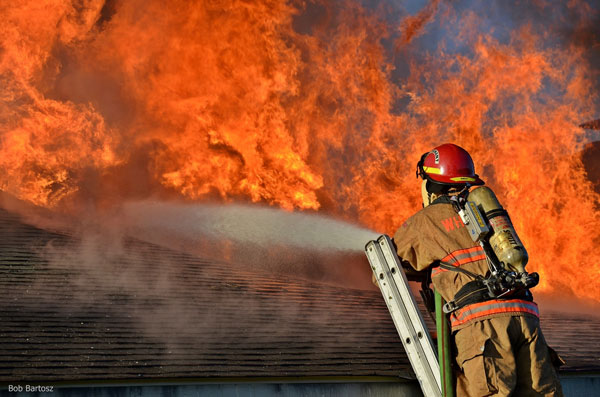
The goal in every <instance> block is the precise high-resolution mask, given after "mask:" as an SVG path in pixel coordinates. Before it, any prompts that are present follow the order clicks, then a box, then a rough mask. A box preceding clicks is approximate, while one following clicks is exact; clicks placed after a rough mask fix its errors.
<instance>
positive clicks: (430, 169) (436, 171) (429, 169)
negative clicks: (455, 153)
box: [423, 166, 442, 175]
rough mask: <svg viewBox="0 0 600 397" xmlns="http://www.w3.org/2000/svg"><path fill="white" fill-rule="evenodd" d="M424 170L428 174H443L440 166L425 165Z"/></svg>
mask: <svg viewBox="0 0 600 397" xmlns="http://www.w3.org/2000/svg"><path fill="white" fill-rule="evenodd" d="M423 171H425V172H427V173H428V174H437V175H441V174H442V170H441V169H439V168H434V167H425V166H424V167H423Z"/></svg>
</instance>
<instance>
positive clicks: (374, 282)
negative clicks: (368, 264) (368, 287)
mask: <svg viewBox="0 0 600 397" xmlns="http://www.w3.org/2000/svg"><path fill="white" fill-rule="evenodd" d="M371 282H372V283H373V285H374V286H376V287H377V288H379V284H377V278H376V277H375V273H373V272H371Z"/></svg>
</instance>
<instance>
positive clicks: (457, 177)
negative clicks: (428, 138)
mask: <svg viewBox="0 0 600 397" xmlns="http://www.w3.org/2000/svg"><path fill="white" fill-rule="evenodd" d="M419 176H420V177H421V178H423V179H427V180H428V181H429V182H431V183H434V184H441V185H466V184H469V185H483V184H484V182H483V181H482V180H481V179H480V178H479V175H477V174H476V173H475V166H474V165H473V159H471V156H470V155H469V153H468V152H467V151H466V150H465V149H463V148H461V147H460V146H457V145H455V144H453V143H446V144H443V145H441V146H438V147H436V148H435V149H433V150H432V151H431V152H427V153H424V154H423V155H422V156H421V160H419V162H418V163H417V177H419Z"/></svg>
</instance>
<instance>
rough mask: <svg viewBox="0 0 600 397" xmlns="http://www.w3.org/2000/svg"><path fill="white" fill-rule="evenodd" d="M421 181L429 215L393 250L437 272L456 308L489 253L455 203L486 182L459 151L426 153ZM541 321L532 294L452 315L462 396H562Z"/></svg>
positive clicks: (413, 221) (410, 226)
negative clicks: (462, 194) (476, 240)
mask: <svg viewBox="0 0 600 397" xmlns="http://www.w3.org/2000/svg"><path fill="white" fill-rule="evenodd" d="M417 175H418V176H420V177H421V178H422V179H423V181H422V188H421V192H422V197H423V209H422V210H420V211H419V212H417V213H416V214H415V215H413V216H412V217H410V218H409V219H408V220H407V221H406V222H405V223H404V224H403V225H402V227H400V228H399V229H398V231H397V232H396V234H395V235H394V243H395V244H396V247H397V250H398V256H399V257H400V258H401V259H402V261H403V262H408V263H409V264H410V266H412V267H413V268H414V269H416V270H417V271H422V270H425V269H428V268H430V269H431V280H432V283H433V286H434V288H435V289H436V290H437V291H438V292H439V293H440V294H441V295H442V297H443V298H444V300H446V301H447V302H450V301H453V300H454V299H455V297H456V295H457V293H459V291H461V289H462V288H463V287H465V285H466V284H467V283H469V282H471V281H473V277H472V275H473V274H474V275H480V276H483V277H487V276H488V275H489V267H488V263H487V260H486V253H485V251H484V250H483V248H482V247H481V246H480V245H478V244H477V243H474V242H473V239H472V238H471V237H470V235H469V232H468V231H467V229H466V227H465V225H464V223H463V222H462V221H461V218H460V216H459V215H458V214H457V212H456V209H455V206H453V204H452V201H451V200H450V198H451V196H453V195H456V194H458V193H459V192H460V191H463V189H465V187H466V188H467V189H468V188H469V187H470V186H476V185H483V184H484V182H483V180H481V178H479V176H478V175H477V174H476V173H475V168H474V165H473V160H472V159H471V156H470V155H469V153H467V151H466V150H464V149H463V148H461V147H459V146H457V145H454V144H444V145H441V146H438V147H436V148H435V149H433V150H432V151H431V152H428V153H425V154H424V155H423V156H422V157H421V160H420V161H419V163H418V165H417ZM467 184H468V185H467ZM441 263H444V264H446V266H443V268H442V267H441V266H440V264H441ZM447 264H450V265H452V266H450V267H449V266H447ZM454 268H456V269H460V270H457V271H455V269H454ZM463 270H466V272H463ZM469 273H471V275H469ZM463 292H464V290H463ZM538 316H539V313H538V307H537V305H536V304H535V302H533V299H532V296H531V293H530V292H529V291H528V290H525V291H520V292H518V293H517V294H512V295H511V296H510V297H508V298H501V299H487V300H483V301H480V302H476V303H471V304H468V305H466V306H464V307H461V308H459V309H458V310H456V311H454V312H452V313H451V314H450V324H451V327H452V335H453V339H454V345H455V353H456V356H455V363H454V367H455V374H456V378H455V379H456V395H457V396H459V397H460V396H490V395H497V396H509V395H517V396H562V395H563V394H562V388H561V385H560V381H559V379H558V376H557V372H556V369H555V368H554V366H553V363H554V364H559V361H562V360H560V358H559V357H558V356H557V355H556V353H555V352H554V351H553V350H551V349H550V348H549V346H548V345H547V344H546V341H545V339H544V336H543V334H542V331H541V329H540V325H539V318H538ZM562 363H564V362H562Z"/></svg>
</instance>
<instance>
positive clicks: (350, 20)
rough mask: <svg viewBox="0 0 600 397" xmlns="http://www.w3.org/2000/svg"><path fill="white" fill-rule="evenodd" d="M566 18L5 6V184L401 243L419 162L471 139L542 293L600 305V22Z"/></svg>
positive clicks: (438, 7)
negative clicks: (238, 213)
mask: <svg viewBox="0 0 600 397" xmlns="http://www.w3.org/2000/svg"><path fill="white" fill-rule="evenodd" d="M559 3H560V2H552V1H549V2H536V3H535V4H534V5H532V6H531V7H529V8H527V9H511V8H509V7H508V6H505V5H504V3H502V2H497V3H491V4H492V5H491V6H490V10H491V11H488V9H487V8H485V9H484V8H483V6H480V5H478V4H477V3H471V2H463V3H461V4H446V3H445V2H439V1H431V2H430V3H429V4H426V5H425V6H423V7H422V8H421V9H420V10H405V9H402V8H401V6H399V5H397V4H394V3H392V2H389V3H385V2H383V3H382V4H381V5H379V6H376V7H374V6H372V5H365V4H366V3H365V4H363V3H361V2H360V1H358V0H347V1H343V2H326V1H314V2H307V3H304V2H297V1H290V2H280V1H271V0H261V1H259V0H257V1H253V2H247V1H241V0H229V1H225V0H223V1H211V2H187V1H170V2H167V3H164V2H159V1H154V0H151V1H140V0H132V1H107V2H104V1H102V0H87V1H83V2H77V3H76V4H75V3H74V2H71V1H68V0H46V1H22V2H6V4H3V5H1V6H0V10H1V11H2V15H3V16H4V17H3V18H2V20H0V33H1V34H0V46H1V49H2V50H1V52H0V79H1V81H2V88H1V89H0V93H1V94H0V170H2V172H1V173H0V189H1V190H4V191H8V192H11V193H13V194H15V195H16V196H18V197H20V198H22V199H24V200H28V201H31V202H33V203H35V204H38V205H42V206H46V207H53V208H56V209H58V210H61V209H62V210H65V209H67V208H72V207H73V206H74V205H77V203H80V204H81V203H87V202H90V201H91V202H93V203H95V205H98V206H102V205H114V204H118V203H120V202H123V201H124V200H127V199H129V198H133V197H136V198H140V197H149V196H159V197H169V198H172V197H178V198H180V199H185V200H194V201H206V200H218V201H222V202H233V201H236V202H239V201H249V202H257V203H267V204H270V205H274V206H278V207H281V208H284V209H287V210H313V211H322V212H326V213H329V214H332V215H336V216H338V217H341V218H345V219H347V220H350V221H353V222H358V223H361V224H363V225H367V226H369V227H372V228H374V229H376V230H378V231H381V232H386V233H393V231H394V229H395V228H396V227H398V225H400V224H401V223H402V222H403V221H404V220H405V219H406V218H407V217H408V216H410V215H411V214H412V213H414V212H415V211H416V210H418V209H419V208H420V197H419V183H418V181H417V180H416V179H415V176H414V166H415V163H416V161H417V160H418V158H419V157H420V155H421V154H422V153H424V152H426V151H428V150H430V149H431V148H432V147H434V146H437V145H439V144H441V143H445V142H455V143H457V144H459V145H461V146H463V147H465V148H466V149H467V150H469V152H470V153H471V154H472V156H473V158H474V160H475V162H476V165H477V169H478V172H479V173H480V174H481V175H482V177H484V179H485V180H486V181H487V183H488V185H489V186H491V187H492V188H493V189H494V190H495V191H496V193H497V195H498V197H499V198H500V200H501V202H502V203H503V205H504V206H505V207H506V208H507V209H508V211H509V213H510V214H511V218H512V219H513V222H514V223H515V227H516V228H517V231H518V233H519V235H520V237H521V240H523V242H524V243H525V245H526V247H527V249H528V251H529V254H530V258H531V259H530V264H529V266H528V269H529V270H531V271H538V272H540V273H541V276H542V283H541V285H540V286H539V287H537V288H538V289H539V290H542V291H548V292H560V291H570V292H571V293H573V294H576V295H578V296H580V297H583V298H588V299H592V300H595V301H600V296H599V295H598V292H597V291H600V281H598V279H597V275H598V272H599V270H600V269H599V263H600V254H599V252H600V250H598V249H597V247H598V245H599V244H600V232H599V231H598V229H599V228H598V227H597V225H598V220H599V217H600V212H599V210H598V208H599V206H598V205H599V196H598V192H596V191H594V189H593V182H594V181H590V180H589V177H588V175H587V173H586V169H585V168H584V166H583V164H582V161H581V151H582V149H583V148H584V145H585V144H586V143H587V142H588V141H589V140H590V139H593V137H594V135H590V132H589V131H588V132H586V131H584V130H583V129H581V128H579V127H577V124H578V123H580V122H581V120H592V119H594V118H597V111H598V93H597V92H596V91H595V89H597V86H598V85H597V79H598V70H597V62H596V61H597V57H598V55H597V54H598V48H599V44H598V34H597V28H596V29H595V28H594V27H595V26H598V24H597V22H598V10H597V7H596V8H594V7H593V6H591V5H590V4H588V3H586V2H584V1H571V2H569V3H568V4H567V5H563V4H562V3H560V4H559ZM413 7H414V6H413ZM515 14H519V16H520V17H516V16H515ZM498 15H500V17H501V18H504V19H503V20H501V21H498V20H497V19H494V18H499V17H498ZM505 25H506V26H505ZM594 29H595V30H594ZM595 60H596V61H595ZM595 62H596V63H595Z"/></svg>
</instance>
